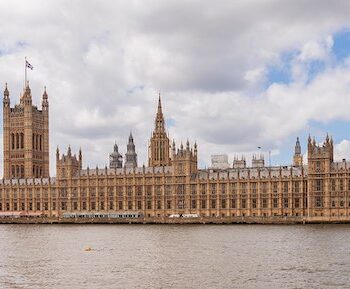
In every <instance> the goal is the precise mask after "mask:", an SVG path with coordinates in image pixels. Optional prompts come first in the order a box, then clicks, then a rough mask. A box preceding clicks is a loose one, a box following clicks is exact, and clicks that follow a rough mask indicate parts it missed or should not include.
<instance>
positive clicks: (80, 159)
mask: <svg viewBox="0 0 350 289" xmlns="http://www.w3.org/2000/svg"><path fill="white" fill-rule="evenodd" d="M79 164H80V169H82V168H83V153H82V151H81V148H79Z"/></svg>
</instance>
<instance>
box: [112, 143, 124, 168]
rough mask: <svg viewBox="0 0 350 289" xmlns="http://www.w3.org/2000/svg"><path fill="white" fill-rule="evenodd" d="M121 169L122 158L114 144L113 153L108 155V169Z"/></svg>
mask: <svg viewBox="0 0 350 289" xmlns="http://www.w3.org/2000/svg"><path fill="white" fill-rule="evenodd" d="M122 167H123V157H122V155H121V154H120V153H119V152H118V145H117V143H115V144H114V148H113V152H112V153H111V154H110V155H109V168H110V169H117V168H122Z"/></svg>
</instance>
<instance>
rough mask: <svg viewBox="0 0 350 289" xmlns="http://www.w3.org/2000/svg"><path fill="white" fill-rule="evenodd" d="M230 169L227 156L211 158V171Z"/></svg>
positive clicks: (213, 156)
mask: <svg viewBox="0 0 350 289" xmlns="http://www.w3.org/2000/svg"><path fill="white" fill-rule="evenodd" d="M229 167H230V164H229V163H228V156H227V155H212V156H211V167H210V168H211V169H214V170H226V169H228V168H229Z"/></svg>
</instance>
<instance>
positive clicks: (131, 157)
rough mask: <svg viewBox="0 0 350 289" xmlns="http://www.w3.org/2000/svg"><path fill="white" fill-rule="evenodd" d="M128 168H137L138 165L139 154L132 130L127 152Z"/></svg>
mask: <svg viewBox="0 0 350 289" xmlns="http://www.w3.org/2000/svg"><path fill="white" fill-rule="evenodd" d="M124 166H125V167H126V168H136V167H137V154H136V151H135V144H134V138H133V136H132V133H131V132H130V136H129V143H128V145H127V151H126V154H125V165H124Z"/></svg>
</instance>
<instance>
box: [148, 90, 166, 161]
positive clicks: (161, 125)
mask: <svg viewBox="0 0 350 289" xmlns="http://www.w3.org/2000/svg"><path fill="white" fill-rule="evenodd" d="M170 165H171V159H170V142H169V138H168V136H167V134H166V131H165V122H164V117H163V112H162V104H161V100H160V94H159V99H158V111H157V115H156V119H155V128H154V131H153V133H152V137H151V140H150V145H149V149H148V166H150V167H157V166H170Z"/></svg>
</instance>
